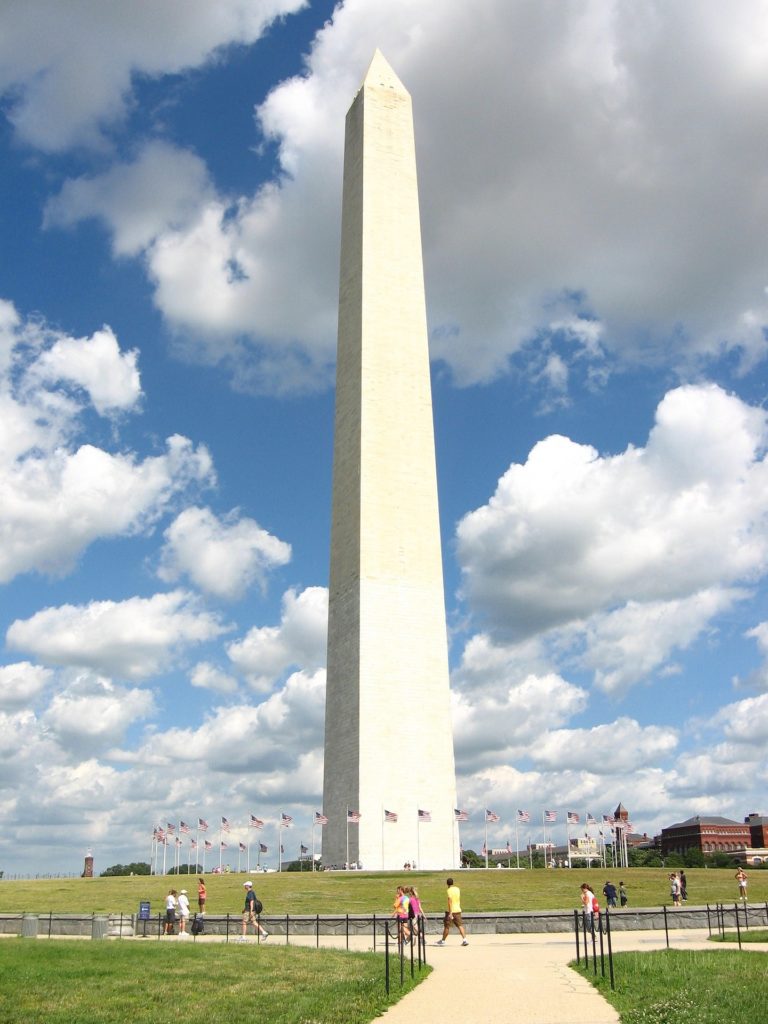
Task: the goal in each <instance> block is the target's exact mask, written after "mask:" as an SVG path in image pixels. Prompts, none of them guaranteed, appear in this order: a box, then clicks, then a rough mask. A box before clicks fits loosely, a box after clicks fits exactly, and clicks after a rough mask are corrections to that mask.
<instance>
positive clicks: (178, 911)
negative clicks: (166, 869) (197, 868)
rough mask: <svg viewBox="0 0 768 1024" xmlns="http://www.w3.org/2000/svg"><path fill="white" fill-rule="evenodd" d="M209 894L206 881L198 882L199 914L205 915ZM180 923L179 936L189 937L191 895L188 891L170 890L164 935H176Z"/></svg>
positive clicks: (166, 903) (167, 897)
mask: <svg viewBox="0 0 768 1024" xmlns="http://www.w3.org/2000/svg"><path fill="white" fill-rule="evenodd" d="M207 898H208V893H207V892H206V888H205V881H204V880H203V879H202V878H198V880H197V907H198V913H199V914H204V913H205V901H206V900H207ZM177 920H178V922H179V935H180V936H181V935H187V934H189V933H188V932H187V922H188V921H189V894H188V892H187V890H186V889H182V890H181V892H178V893H177V892H176V890H175V889H169V890H168V895H167V896H166V897H165V925H164V927H163V935H175V934H176V933H175V931H174V929H175V927H176V921H177Z"/></svg>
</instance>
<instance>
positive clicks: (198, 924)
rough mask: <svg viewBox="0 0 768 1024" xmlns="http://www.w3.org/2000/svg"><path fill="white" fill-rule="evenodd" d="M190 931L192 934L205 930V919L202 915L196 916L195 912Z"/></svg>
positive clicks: (200, 933) (198, 933)
mask: <svg viewBox="0 0 768 1024" xmlns="http://www.w3.org/2000/svg"><path fill="white" fill-rule="evenodd" d="M190 931H191V932H192V934H193V935H202V934H203V932H204V931H205V920H204V919H203V918H202V917H198V916H197V914H195V919H194V921H193V922H192V927H191V929H190Z"/></svg>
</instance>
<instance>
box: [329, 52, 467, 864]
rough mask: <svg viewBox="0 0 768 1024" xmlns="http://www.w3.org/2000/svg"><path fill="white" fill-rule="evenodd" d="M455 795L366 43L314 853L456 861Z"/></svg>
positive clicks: (410, 263)
mask: <svg viewBox="0 0 768 1024" xmlns="http://www.w3.org/2000/svg"><path fill="white" fill-rule="evenodd" d="M455 805H456V776H455V767H454V755H453V734H452V729H451V710H450V694H449V683H448V650H447V637H446V624H445V598H444V593H443V572H442V562H441V548H440V526H439V519H438V503H437V477H436V471H435V444H434V427H433V422H432V395H431V388H430V377H429V353H428V343H427V319H426V308H425V299H424V273H423V266H422V255H421V229H420V225H419V202H418V189H417V182H416V156H415V146H414V136H413V115H412V110H411V98H410V96H409V94H408V92H407V91H406V89H405V88H404V86H403V85H402V83H401V82H400V81H399V79H398V78H397V76H396V75H395V73H394V72H393V71H392V69H391V67H390V66H389V64H388V63H387V61H386V60H385V59H384V57H383V56H382V55H381V53H379V52H378V51H377V52H376V53H375V55H374V57H373V60H372V62H371V65H370V67H369V69H368V72H367V73H366V76H365V79H364V81H363V84H362V86H361V88H360V91H359V92H358V94H357V96H356V97H355V100H354V102H353V103H352V106H351V107H350V109H349V113H348V114H347V120H346V135H345V151H344V191H343V206H342V228H341V278H340V285H339V328H338V360H337V370H336V419H335V438H334V463H333V517H332V530H331V571H330V600H329V623H328V684H327V691H326V718H325V778H324V793H323V813H324V815H325V816H326V817H327V818H328V824H327V825H326V826H325V828H324V835H323V863H324V864H326V865H331V864H343V863H344V862H347V861H348V862H350V863H358V862H359V863H361V864H362V866H363V868H364V869H372V870H375V869H381V868H386V869H390V868H397V869H401V868H402V867H403V864H404V863H406V862H410V863H412V864H413V863H416V864H417V865H418V866H419V867H423V868H438V869H442V868H453V867H456V866H457V863H458V841H457V832H456V827H455V823H454V808H455ZM350 811H352V812H359V814H360V820H359V823H358V824H354V823H350V822H349V820H348V812H350ZM386 812H389V815H388V816H387V815H386ZM419 812H422V813H421V814H420V813H419ZM393 815H396V816H397V820H396V821H393V820H392V817H393ZM385 818H386V820H385Z"/></svg>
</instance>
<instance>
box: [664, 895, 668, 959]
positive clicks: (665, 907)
mask: <svg viewBox="0 0 768 1024" xmlns="http://www.w3.org/2000/svg"><path fill="white" fill-rule="evenodd" d="M664 935H665V936H666V939H667V949H669V922H668V921H667V904H666V903H665V904H664Z"/></svg>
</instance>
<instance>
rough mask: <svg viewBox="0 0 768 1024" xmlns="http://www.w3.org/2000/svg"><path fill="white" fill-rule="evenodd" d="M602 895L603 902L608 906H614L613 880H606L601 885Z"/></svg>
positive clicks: (614, 888)
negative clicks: (603, 897)
mask: <svg viewBox="0 0 768 1024" xmlns="http://www.w3.org/2000/svg"><path fill="white" fill-rule="evenodd" d="M603 896H605V904H606V906H608V907H615V906H616V886H615V885H614V884H613V882H610V881H608V882H606V883H605V885H604V886H603Z"/></svg>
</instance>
